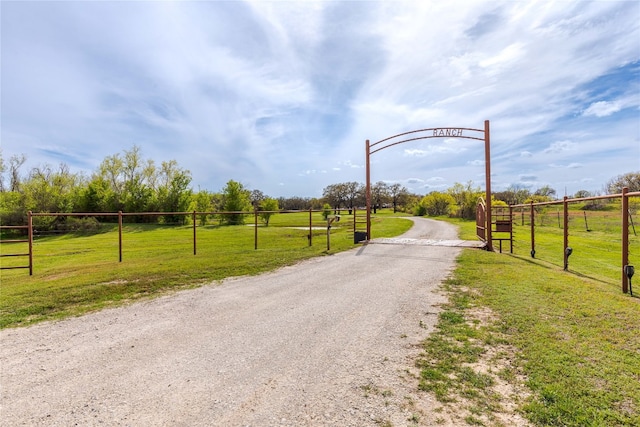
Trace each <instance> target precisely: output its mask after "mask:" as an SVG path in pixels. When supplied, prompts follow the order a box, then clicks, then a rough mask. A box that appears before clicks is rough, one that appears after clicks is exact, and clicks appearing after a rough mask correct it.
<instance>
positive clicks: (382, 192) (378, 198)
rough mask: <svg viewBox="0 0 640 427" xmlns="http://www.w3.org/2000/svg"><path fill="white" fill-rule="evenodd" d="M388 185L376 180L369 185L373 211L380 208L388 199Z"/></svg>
mask: <svg viewBox="0 0 640 427" xmlns="http://www.w3.org/2000/svg"><path fill="white" fill-rule="evenodd" d="M389 197H390V196H389V185H388V184H387V183H386V182H383V181H378V182H376V183H375V184H373V185H372V186H371V204H372V205H373V206H372V208H373V213H376V212H377V210H378V209H381V208H382V205H384V204H385V203H387V202H388V201H389Z"/></svg>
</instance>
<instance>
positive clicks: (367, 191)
mask: <svg viewBox="0 0 640 427" xmlns="http://www.w3.org/2000/svg"><path fill="white" fill-rule="evenodd" d="M365 145H366V149H367V152H366V156H365V164H366V168H367V170H366V180H367V184H366V188H365V199H366V204H367V240H371V163H370V156H371V149H370V145H369V140H368V139H367V142H366V144H365Z"/></svg>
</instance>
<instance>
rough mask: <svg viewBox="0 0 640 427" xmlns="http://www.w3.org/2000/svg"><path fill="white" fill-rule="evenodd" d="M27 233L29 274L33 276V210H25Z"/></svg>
mask: <svg viewBox="0 0 640 427" xmlns="http://www.w3.org/2000/svg"><path fill="white" fill-rule="evenodd" d="M27 227H29V228H28V230H27V234H28V236H29V237H28V238H29V276H33V212H31V211H29V212H27Z"/></svg>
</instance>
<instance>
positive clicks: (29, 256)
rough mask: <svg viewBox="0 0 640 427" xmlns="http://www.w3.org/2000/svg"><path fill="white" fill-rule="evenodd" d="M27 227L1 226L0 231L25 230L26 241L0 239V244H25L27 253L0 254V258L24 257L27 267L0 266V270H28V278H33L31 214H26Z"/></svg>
mask: <svg viewBox="0 0 640 427" xmlns="http://www.w3.org/2000/svg"><path fill="white" fill-rule="evenodd" d="M27 221H28V223H27V225H2V226H0V230H25V229H26V230H27V238H26V239H0V244H11V245H13V244H25V243H26V244H27V245H28V246H27V247H28V249H27V253H24V252H23V253H15V252H12V253H5V252H4V251H2V252H0V257H1V258H4V257H26V258H27V259H28V264H27V265H9V266H7V265H0V270H13V269H17V268H28V269H29V276H33V222H32V218H31V212H29V213H28V220H27Z"/></svg>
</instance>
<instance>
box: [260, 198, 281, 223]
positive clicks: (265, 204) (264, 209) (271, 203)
mask: <svg viewBox="0 0 640 427" xmlns="http://www.w3.org/2000/svg"><path fill="white" fill-rule="evenodd" d="M277 210H278V201H277V200H276V199H272V198H271V197H265V198H264V199H262V203H261V204H260V211H261V212H260V213H259V214H258V216H260V219H261V220H262V222H264V225H265V226H267V227H268V226H269V220H270V219H271V216H272V215H273V214H274V213H275V211H277Z"/></svg>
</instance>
